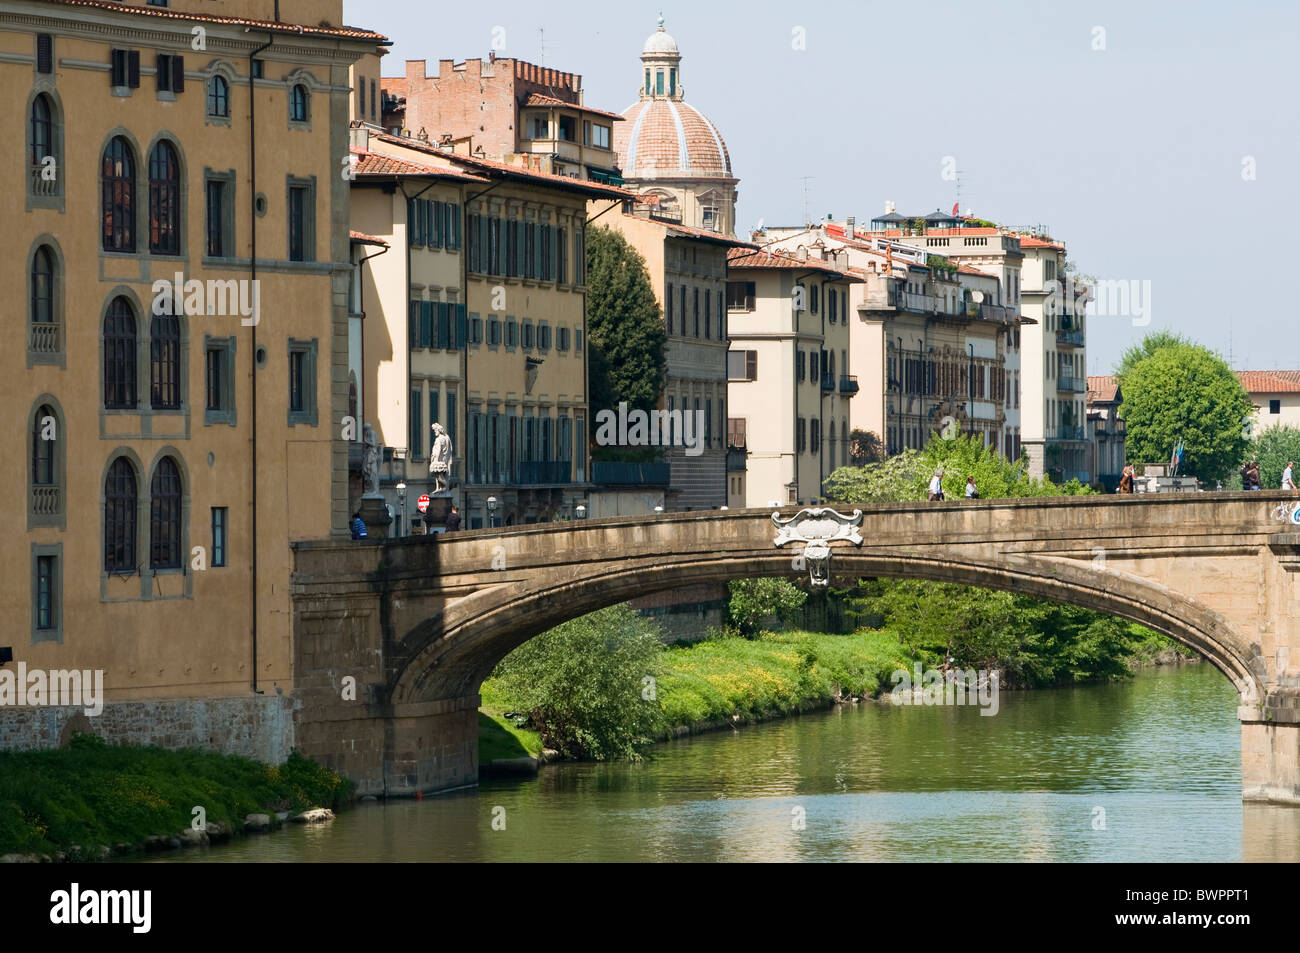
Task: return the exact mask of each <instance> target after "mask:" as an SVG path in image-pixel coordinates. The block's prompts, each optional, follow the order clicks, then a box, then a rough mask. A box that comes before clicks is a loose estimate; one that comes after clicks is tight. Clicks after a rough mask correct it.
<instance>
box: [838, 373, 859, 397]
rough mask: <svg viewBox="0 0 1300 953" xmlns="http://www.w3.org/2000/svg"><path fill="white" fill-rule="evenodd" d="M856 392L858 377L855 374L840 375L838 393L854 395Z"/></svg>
mask: <svg viewBox="0 0 1300 953" xmlns="http://www.w3.org/2000/svg"><path fill="white" fill-rule="evenodd" d="M857 392H858V376H857V375H856V374H841V375H840V393H841V394H856V393H857Z"/></svg>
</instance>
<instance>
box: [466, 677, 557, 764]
mask: <svg viewBox="0 0 1300 953" xmlns="http://www.w3.org/2000/svg"><path fill="white" fill-rule="evenodd" d="M479 695H480V697H481V698H482V704H481V705H480V706H479V710H478V763H479V764H491V763H492V762H493V761H495V760H496V759H497V758H539V757H541V754H542V736H541V735H539V734H538V733H537V732H536V731H533V730H531V729H529V728H525V727H522V726H521V725H520V724H518V723H517V722H520V721H525V720H526V719H525V718H523V717H522V716H516V717H514V718H507V717H506V715H507V713H509V714H512V715H514V714H515V713H514V712H513V711H512V710H511V708H510V704H509V701H508V699H506V698H505V697H504V696H503V695H502V694H501V692H500V689H499V688H498V683H497V682H495V681H493V680H491V679H489V680H488V681H486V682H484V683H483V687H482V688H480V689H479Z"/></svg>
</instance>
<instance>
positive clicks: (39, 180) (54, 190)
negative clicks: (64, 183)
mask: <svg viewBox="0 0 1300 953" xmlns="http://www.w3.org/2000/svg"><path fill="white" fill-rule="evenodd" d="M31 170H32V195H40V196H50V195H58V194H59V178H58V176H57V175H56V176H55V177H54V178H52V179H47V178H46V177H45V176H44V175H43V174H42V173H43V172H44V171H45V167H44V166H41V165H34V166H32V167H31Z"/></svg>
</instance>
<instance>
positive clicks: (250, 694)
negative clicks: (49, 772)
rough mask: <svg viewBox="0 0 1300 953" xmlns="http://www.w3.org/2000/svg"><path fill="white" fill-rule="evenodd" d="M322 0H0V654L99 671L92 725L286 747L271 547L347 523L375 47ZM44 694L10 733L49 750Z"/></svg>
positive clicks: (6, 737)
mask: <svg viewBox="0 0 1300 953" xmlns="http://www.w3.org/2000/svg"><path fill="white" fill-rule="evenodd" d="M341 7H342V5H341V3H340V2H337V0H335V2H301V3H291V2H284V3H280V4H278V5H277V4H274V3H272V2H271V0H263V2H252V0H250V2H235V0H206V2H198V0H188V2H177V0H173V2H171V3H170V4H167V5H165V6H162V5H153V4H145V3H109V2H78V3H71V2H62V0H43V2H30V0H27V2H24V0H17V2H11V3H6V4H5V5H4V7H3V9H0V75H3V76H4V77H5V78H6V79H8V80H9V82H10V83H11V84H12V85H13V86H15V87H16V88H17V89H18V90H20V94H19V95H17V96H15V97H12V98H11V99H10V105H9V106H8V107H6V108H7V109H8V111H9V119H8V120H7V122H6V125H7V128H9V129H10V130H11V131H13V132H14V133H15V134H14V135H11V136H8V137H6V138H5V139H4V140H3V143H2V144H0V150H2V153H0V154H3V155H4V156H5V157H6V161H8V162H9V163H10V164H11V165H12V167H14V168H17V169H20V170H22V177H21V179H20V184H19V185H18V187H16V188H10V189H8V190H6V191H5V193H4V198H3V200H0V201H3V203H4V205H3V208H4V220H5V222H6V225H7V227H6V230H5V237H4V238H3V242H4V243H5V244H6V245H7V247H8V251H9V254H7V255H5V256H4V261H5V262H6V265H5V267H6V268H8V269H9V284H10V287H12V288H16V289H20V293H19V295H18V296H17V297H14V298H10V299H8V300H9V304H8V305H7V307H8V308H9V309H10V311H11V317H12V319H13V324H14V326H15V327H22V328H23V334H22V337H23V338H24V339H25V340H23V344H22V345H21V346H17V347H12V348H8V349H6V350H5V352H4V354H3V356H2V357H0V361H3V362H4V370H3V374H2V375H0V376H2V378H3V384H2V385H0V386H2V387H3V388H4V391H5V393H6V396H7V401H8V403H9V404H10V405H11V406H14V407H19V408H22V409H21V411H20V419H21V420H22V422H23V424H24V425H25V426H26V427H27V430H26V438H25V440H24V445H25V447H26V450H25V452H24V453H23V454H21V455H11V456H10V457H7V458H6V459H5V461H4V462H3V464H2V466H3V467H4V469H5V471H6V473H7V477H6V478H5V479H6V482H7V485H8V486H9V487H10V488H11V490H10V496H9V499H10V501H11V503H18V501H19V500H20V499H21V500H22V503H21V505H11V506H9V507H7V508H6V511H5V516H4V521H5V523H6V524H7V525H6V526H5V531H6V535H7V537H8V538H9V539H10V540H11V542H10V544H9V545H8V546H6V549H5V556H4V559H5V565H6V569H7V570H8V571H7V572H6V573H5V574H4V581H3V583H0V594H2V595H0V605H3V608H4V611H5V613H6V615H7V617H8V618H9V620H10V624H9V626H8V627H7V630H6V634H5V636H4V637H3V638H0V648H2V647H8V648H11V649H12V653H13V657H14V661H15V663H18V662H21V663H24V664H25V665H26V667H27V668H28V669H46V670H60V669H62V670H66V669H78V670H102V672H103V684H104V688H105V691H106V696H107V700H108V702H109V705H108V707H107V708H106V709H105V711H104V713H103V714H102V715H101V716H99V717H100V719H101V721H100V722H99V724H98V725H97V727H96V730H98V731H99V732H100V733H103V734H108V735H113V736H117V737H121V738H123V739H124V740H134V741H153V740H160V741H164V742H165V743H175V744H205V745H206V744H211V745H215V746H217V747H227V748H229V749H230V750H241V751H245V752H246V753H250V754H256V755H259V756H263V757H276V756H282V755H283V754H284V753H286V752H285V751H284V750H283V748H284V745H285V744H286V743H287V740H288V739H289V735H288V734H286V732H285V731H284V730H283V729H284V726H285V725H287V718H288V714H287V708H286V706H287V703H288V697H287V696H288V693H289V691H290V690H291V689H292V677H293V673H292V670H291V662H290V659H291V654H290V637H291V636H290V612H289V592H288V583H289V569H290V549H289V543H290V542H291V541H292V540H297V539H307V538H319V537H324V536H330V535H335V536H341V535H343V534H345V533H346V532H347V516H348V511H347V502H348V500H347V445H346V443H345V441H343V440H342V439H340V431H341V427H342V426H343V423H344V421H343V418H344V417H345V416H346V412H347V364H346V361H347V347H346V343H347V331H348V311H347V291H348V277H349V276H348V268H347V261H348V257H349V240H348V184H347V181H346V179H345V178H344V177H343V176H342V175H341V174H340V171H341V169H342V166H341V163H343V162H345V161H346V158H347V154H348V136H347V126H348V123H347V120H348V110H349V102H348V98H349V85H348V82H349V80H348V70H349V68H350V66H351V64H352V62H353V61H354V60H355V59H356V58H357V57H358V56H360V55H362V54H363V53H365V52H366V51H367V50H370V51H373V50H374V49H375V48H376V46H377V45H379V44H382V43H384V42H386V41H385V40H384V38H383V37H382V36H379V35H378V34H374V33H369V32H367V31H363V30H357V29H352V28H347V27H343V26H341V25H340V21H341V13H342V10H341ZM277 11H278V15H279V16H280V17H281V18H282V19H281V20H280V21H278V22H277V21H273V19H272V18H273V17H275V16H276V15H277ZM236 17H237V18H239V19H238V20H234V19H231V18H236ZM20 487H21V494H22V495H21V497H20V496H19V488H20ZM280 693H283V695H284V697H283V698H281V697H280ZM169 699H170V700H172V701H171V702H170V703H169V702H167V701H166V700H169ZM194 699H206V700H209V702H210V706H209V707H207V708H204V707H203V706H202V705H199V706H198V707H197V708H196V707H195V705H194V704H189V702H191V701H192V700H194ZM49 711H53V712H54V717H46V715H47V714H48V712H47V713H42V714H39V715H38V714H37V713H35V712H34V711H33V710H32V709H22V710H20V709H15V708H10V709H5V710H0V746H25V747H31V746H39V745H46V744H52V743H56V742H57V741H58V740H59V738H58V736H59V735H61V734H66V730H67V727H68V724H69V723H70V722H69V721H68V719H69V718H72V717H73V714H72V711H71V710H64V709H50V710H49ZM268 725H269V726H270V727H269V728H268Z"/></svg>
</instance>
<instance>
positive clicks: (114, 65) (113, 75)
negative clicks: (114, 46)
mask: <svg viewBox="0 0 1300 953" xmlns="http://www.w3.org/2000/svg"><path fill="white" fill-rule="evenodd" d="M108 62H109V71H108V85H110V86H125V85H126V50H110V51H109V54H108Z"/></svg>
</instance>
